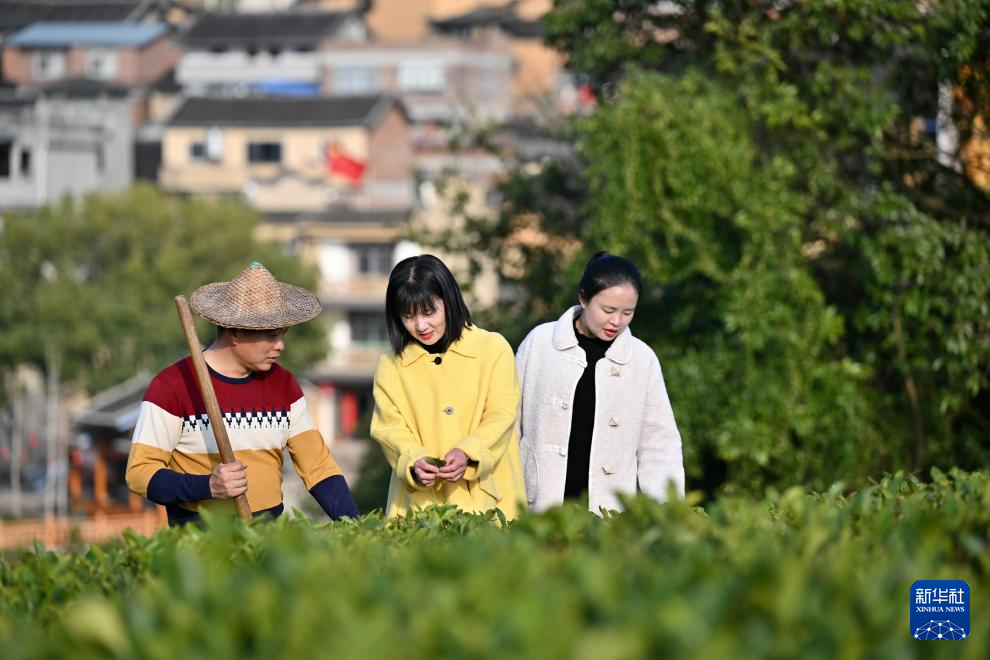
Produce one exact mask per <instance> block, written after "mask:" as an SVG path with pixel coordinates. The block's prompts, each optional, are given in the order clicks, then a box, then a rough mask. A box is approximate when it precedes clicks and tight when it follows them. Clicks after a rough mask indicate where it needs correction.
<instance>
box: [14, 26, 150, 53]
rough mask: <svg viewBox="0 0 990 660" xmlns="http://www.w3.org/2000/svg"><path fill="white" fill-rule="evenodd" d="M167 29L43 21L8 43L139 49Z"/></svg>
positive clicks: (56, 46) (51, 46) (54, 46)
mask: <svg viewBox="0 0 990 660" xmlns="http://www.w3.org/2000/svg"><path fill="white" fill-rule="evenodd" d="M168 29H169V28H168V26H167V25H150V24H146V23H124V22H121V21H115V22H104V21H41V22H38V23H32V24H31V25H29V26H28V27H26V28H24V29H23V30H18V31H17V32H15V33H14V34H12V35H10V36H9V37H8V38H7V43H8V44H9V45H11V46H19V47H21V48H66V47H69V46H76V45H84V46H118V47H120V46H135V47H140V46H144V45H146V44H149V43H151V42H152V41H155V40H156V39H158V38H159V37H161V36H162V35H164V34H166V33H167V32H168Z"/></svg>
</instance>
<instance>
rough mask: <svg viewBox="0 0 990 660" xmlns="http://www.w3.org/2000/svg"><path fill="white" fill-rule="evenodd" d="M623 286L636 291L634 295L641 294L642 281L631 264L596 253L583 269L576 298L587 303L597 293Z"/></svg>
mask: <svg viewBox="0 0 990 660" xmlns="http://www.w3.org/2000/svg"><path fill="white" fill-rule="evenodd" d="M623 284H628V285H629V286H631V287H632V288H634V289H636V295H639V294H641V293H642V292H643V280H642V279H641V278H640V276H639V271H638V270H637V269H636V266H634V265H633V262H631V261H629V260H628V259H623V258H622V257H617V256H615V255H614V254H609V253H608V252H604V251H603V252H596V253H595V254H594V255H593V256H592V257H591V259H590V260H589V261H588V265H587V266H585V268H584V275H582V276H581V282H580V283H578V297H579V298H580V299H581V300H583V301H584V302H589V301H590V300H591V299H592V298H594V297H595V296H596V295H598V293H599V292H601V291H603V290H605V289H609V288H611V287H613V286H621V285H623Z"/></svg>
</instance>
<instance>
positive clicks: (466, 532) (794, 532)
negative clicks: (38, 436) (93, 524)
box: [0, 471, 990, 660]
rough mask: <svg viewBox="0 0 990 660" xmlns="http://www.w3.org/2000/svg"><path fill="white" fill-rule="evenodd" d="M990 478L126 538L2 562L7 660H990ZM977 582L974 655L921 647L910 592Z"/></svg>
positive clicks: (957, 646) (896, 480)
mask: <svg viewBox="0 0 990 660" xmlns="http://www.w3.org/2000/svg"><path fill="white" fill-rule="evenodd" d="M988 530H990V475H988V474H986V473H972V474H965V473H961V472H957V471H954V472H952V473H951V474H950V475H945V474H943V473H941V472H938V471H935V472H933V474H932V481H931V483H923V482H921V481H919V480H918V479H917V478H915V477H913V476H903V475H900V474H898V475H895V476H890V477H887V478H885V479H883V480H882V481H881V482H879V483H876V484H874V485H872V486H870V487H867V488H864V489H862V490H859V491H856V492H853V493H845V494H844V493H843V492H842V489H841V488H840V487H838V486H837V487H835V488H833V489H832V490H831V491H830V492H828V493H822V494H813V493H806V492H802V491H800V490H797V489H795V490H789V491H786V492H783V493H776V492H771V493H769V494H768V495H767V496H766V497H765V499H764V500H763V501H753V500H749V499H745V498H723V499H720V500H718V501H716V502H714V503H711V504H709V505H707V506H706V507H704V509H702V508H700V507H696V506H692V503H691V502H681V503H675V504H670V505H657V504H655V503H652V502H650V501H647V500H643V499H636V500H633V501H630V502H629V510H628V511H627V512H626V513H624V514H622V515H618V516H615V517H611V518H608V519H604V520H602V519H599V518H597V517H595V516H593V515H591V514H589V513H587V512H585V511H583V510H581V509H580V508H579V507H576V506H568V507H563V508H560V509H556V510H552V511H549V512H547V513H544V514H541V515H527V516H524V517H523V518H522V519H520V520H519V521H517V522H515V523H513V524H511V525H509V526H508V527H507V528H502V527H500V526H498V525H497V524H495V521H494V517H493V516H492V517H489V518H488V519H486V518H485V517H483V516H469V515H464V514H461V513H459V512H457V511H456V510H452V509H449V508H439V509H433V510H429V511H426V512H422V513H420V514H418V515H415V516H410V517H408V518H403V519H398V520H394V521H389V520H385V519H383V518H381V517H380V516H377V515H370V516H365V517H363V518H361V519H360V520H356V521H345V522H342V523H325V524H314V523H312V522H310V521H308V520H306V519H303V518H301V517H300V518H289V517H283V519H281V520H278V521H276V522H274V523H254V524H252V525H250V526H245V525H242V524H241V523H239V522H237V521H234V520H228V519H212V520H210V524H209V525H208V527H207V528H206V529H198V528H186V529H181V530H163V531H162V532H160V533H158V534H155V535H154V536H152V537H150V538H143V537H138V536H135V535H128V536H126V537H125V538H123V539H121V540H120V541H118V542H114V543H111V544H109V545H107V546H105V547H90V548H88V549H83V550H81V551H79V552H50V551H46V550H45V549H43V548H40V547H38V548H35V549H34V550H33V551H31V552H27V553H23V554H21V555H19V556H9V557H7V558H6V559H4V560H0V657H2V658H4V660H14V659H18V658H52V657H66V658H68V657H71V658H89V657H94V658H95V657H119V658H161V659H163V660H165V659H168V660H173V659H174V658H189V659H196V658H203V659H206V658H210V659H211V660H216V659H219V658H274V657H305V658H324V657H325V658H368V657H372V658H398V657H409V658H428V657H456V658H462V657H463V658H468V657H513V658H516V657H524V658H541V659H542V658H594V659H595V660H607V659H610V658H641V657H664V658H677V657H685V658H688V657H707V658H741V657H768V658H861V657H866V658H912V657H919V658H920V657H953V658H957V657H959V658H974V659H975V658H981V659H982V658H985V657H990V594H988V589H987V587H988V583H990V581H988V580H987V575H988V572H990V553H988V550H990V547H988V546H990V531H988ZM918 579H960V580H966V581H967V582H968V583H969V585H970V588H971V593H972V597H971V600H972V602H971V603H970V608H971V627H972V630H970V631H968V638H967V639H965V640H962V641H954V642H947V643H936V642H922V641H917V640H915V639H913V638H912V637H911V635H910V633H909V603H910V598H911V594H910V587H911V583H912V582H914V581H915V580H918Z"/></svg>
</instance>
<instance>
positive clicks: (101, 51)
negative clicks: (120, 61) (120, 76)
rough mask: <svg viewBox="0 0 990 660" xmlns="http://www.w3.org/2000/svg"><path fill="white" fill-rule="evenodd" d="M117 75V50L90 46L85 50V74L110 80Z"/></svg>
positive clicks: (96, 78)
mask: <svg viewBox="0 0 990 660" xmlns="http://www.w3.org/2000/svg"><path fill="white" fill-rule="evenodd" d="M116 75H117V51H115V50H111V49H109V48H91V49H90V50H89V51H87V52H86V76H87V77H89V78H93V79H95V80H111V79H112V78H114V77H115V76H116Z"/></svg>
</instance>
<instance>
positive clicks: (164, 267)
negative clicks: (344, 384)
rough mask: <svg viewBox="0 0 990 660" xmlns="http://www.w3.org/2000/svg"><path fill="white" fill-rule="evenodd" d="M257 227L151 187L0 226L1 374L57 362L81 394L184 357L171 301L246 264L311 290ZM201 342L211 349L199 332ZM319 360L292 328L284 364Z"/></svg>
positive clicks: (315, 336)
mask: <svg viewBox="0 0 990 660" xmlns="http://www.w3.org/2000/svg"><path fill="white" fill-rule="evenodd" d="M258 221H259V220H258V216H257V215H256V214H255V213H254V212H253V211H251V210H250V209H249V208H247V207H246V206H244V205H243V204H241V203H237V202H232V201H226V200H207V199H201V198H184V197H174V196H168V195H165V194H162V193H160V192H158V191H156V190H155V189H154V188H152V187H150V186H137V187H134V188H132V189H129V190H127V191H125V192H122V193H119V194H114V195H90V196H87V197H85V198H83V199H80V200H78V201H73V200H70V199H65V200H63V201H62V202H60V203H59V204H56V205H52V206H47V207H44V208H41V209H39V210H38V211H37V212H34V213H25V214H17V213H15V214H9V215H5V216H4V217H3V221H2V223H3V224H2V225H0V286H2V287H3V290H4V291H5V295H4V296H2V297H0V364H3V365H4V367H5V368H6V369H9V368H10V367H12V366H16V365H18V364H24V363H28V364H35V365H38V366H39V367H41V368H42V369H45V368H48V367H51V366H52V361H53V356H55V357H56V358H57V363H58V365H59V371H60V375H61V378H62V380H63V381H64V382H66V383H68V384H70V385H71V386H73V387H77V388H85V389H89V390H90V391H94V390H99V389H101V388H104V387H107V386H109V385H113V384H115V383H117V382H119V381H121V380H123V379H125V378H127V377H128V376H130V375H133V374H134V373H136V372H137V371H139V370H142V369H144V370H149V371H151V372H155V371H157V370H158V369H161V368H163V367H165V366H166V365H167V364H169V363H170V362H172V361H174V360H176V359H178V358H179V357H181V356H182V355H183V354H186V353H187V352H188V349H187V347H186V345H185V339H184V335H183V334H182V330H181V327H180V325H179V321H178V318H177V313H176V309H175V303H174V297H175V296H177V295H179V294H183V295H185V296H187V297H188V296H189V295H191V293H192V291H193V290H194V289H195V288H196V287H198V286H200V285H202V284H206V283H209V282H216V281H227V280H230V279H231V278H232V277H234V276H236V275H237V273H238V272H240V270H242V269H243V268H245V267H246V266H247V265H248V264H249V263H250V262H251V261H252V260H258V261H261V262H262V263H264V264H265V266H266V267H267V268H268V269H269V270H271V271H272V272H273V273H274V274H275V275H276V277H278V278H279V279H280V280H283V281H288V282H292V283H295V284H299V285H300V286H305V287H308V288H313V285H314V283H315V281H316V279H315V273H314V272H313V271H312V270H311V269H308V268H306V267H304V266H303V265H302V264H301V263H300V261H299V260H298V258H296V257H295V256H293V255H290V254H287V253H286V252H285V251H284V249H282V248H281V247H280V246H278V245H276V244H274V243H267V242H261V241H258V240H256V239H255V238H253V231H254V228H255V227H256V225H257V224H258ZM197 326H198V331H199V336H200V340H201V341H203V342H204V343H207V342H208V341H209V340H211V339H212V337H213V332H212V326H210V325H209V324H207V323H206V322H204V321H202V320H199V322H198V323H197ZM325 354H326V339H325V332H324V330H323V329H322V327H321V324H320V323H319V322H318V321H315V322H312V323H309V324H304V325H302V326H300V327H299V328H294V329H293V330H292V334H291V340H290V342H289V345H288V350H286V352H285V362H286V364H287V366H289V367H290V368H302V367H305V366H306V365H308V364H311V363H312V362H313V361H314V360H316V359H318V358H319V357H321V356H323V355H325Z"/></svg>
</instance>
